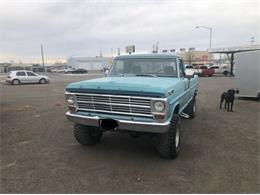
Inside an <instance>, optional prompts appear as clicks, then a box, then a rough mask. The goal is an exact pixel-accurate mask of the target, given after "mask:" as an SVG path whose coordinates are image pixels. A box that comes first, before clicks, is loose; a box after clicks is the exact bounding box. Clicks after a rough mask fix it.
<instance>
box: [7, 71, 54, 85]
mask: <svg viewBox="0 0 260 195" xmlns="http://www.w3.org/2000/svg"><path fill="white" fill-rule="evenodd" d="M6 82H7V83H11V84H12V85H19V84H22V83H40V84H46V83H49V82H50V78H49V77H48V76H44V75H39V74H36V73H35V72H32V71H24V70H16V71H11V72H9V73H8V75H7V78H6Z"/></svg>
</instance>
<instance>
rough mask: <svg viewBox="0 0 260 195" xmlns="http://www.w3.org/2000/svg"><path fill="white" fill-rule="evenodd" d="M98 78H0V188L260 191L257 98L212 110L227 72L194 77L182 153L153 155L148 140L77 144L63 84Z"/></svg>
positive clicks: (113, 138) (111, 138)
mask: <svg viewBox="0 0 260 195" xmlns="http://www.w3.org/2000/svg"><path fill="white" fill-rule="evenodd" d="M94 77H98V75H93V76H86V77H85V76H79V77H77V76H57V75H53V76H51V78H52V82H51V83H50V84H48V85H21V86H10V85H5V84H3V83H1V88H0V90H1V91H0V93H1V101H0V102H1V131H0V133H1V134H0V136H1V172H0V173H1V189H0V193H260V189H259V186H260V183H259V125H260V122H259V121H260V118H259V109H260V107H259V103H258V102H257V101H254V100H249V99H238V98H237V99H236V101H235V106H234V112H233V113H230V112H226V111H224V110H220V109H218V104H219V96H220V94H221V92H222V91H224V90H226V89H229V88H230V87H232V86H233V82H234V80H233V79H232V78H227V77H215V78H201V79H200V89H199V94H198V100H197V101H198V102H197V103H198V113H197V116H196V118H195V119H192V120H183V123H182V124H183V126H182V131H183V138H182V151H181V154H180V156H179V157H178V158H177V159H175V160H167V159H163V158H160V157H159V156H158V155H157V153H156V151H155V149H154V147H153V145H152V143H151V141H150V140H149V138H148V137H141V138H138V139H133V138H130V137H129V136H128V135H127V134H117V133H107V134H105V136H104V137H103V139H102V141H101V143H100V144H99V145H98V146H95V147H82V146H80V145H79V144H78V143H77V142H76V141H75V139H74V137H73V131H72V124H71V123H70V122H69V121H67V120H66V118H65V116H64V113H65V111H66V107H65V105H64V88H65V86H66V85H67V84H68V83H70V82H72V81H78V80H83V79H85V78H87V79H90V78H94Z"/></svg>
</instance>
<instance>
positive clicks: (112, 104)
mask: <svg viewBox="0 0 260 195" xmlns="http://www.w3.org/2000/svg"><path fill="white" fill-rule="evenodd" d="M76 99H77V104H78V110H81V111H95V112H105V113H118V114H125V115H135V116H149V117H151V116H152V114H151V99H149V98H140V97H131V96H116V95H99V94H76Z"/></svg>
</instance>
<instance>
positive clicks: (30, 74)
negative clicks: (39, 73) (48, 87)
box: [26, 72, 36, 77]
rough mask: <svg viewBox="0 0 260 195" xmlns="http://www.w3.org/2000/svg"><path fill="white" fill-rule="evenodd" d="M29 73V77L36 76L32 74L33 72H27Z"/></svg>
mask: <svg viewBox="0 0 260 195" xmlns="http://www.w3.org/2000/svg"><path fill="white" fill-rule="evenodd" d="M26 73H27V76H29V77H30V76H36V75H35V74H34V73H32V72H26Z"/></svg>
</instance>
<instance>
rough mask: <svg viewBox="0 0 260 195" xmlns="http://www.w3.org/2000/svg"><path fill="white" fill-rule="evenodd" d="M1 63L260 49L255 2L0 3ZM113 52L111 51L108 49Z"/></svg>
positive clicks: (259, 6)
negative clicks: (155, 50) (130, 52)
mask: <svg viewBox="0 0 260 195" xmlns="http://www.w3.org/2000/svg"><path fill="white" fill-rule="evenodd" d="M0 10H1V12H0V32H1V34H0V35H1V36H0V48H1V49H0V51H1V55H0V62H3V61H10V60H15V61H19V60H21V61H23V62H32V61H40V59H41V54H40V45H41V44H43V45H44V51H45V55H46V59H47V60H49V61H51V60H56V59H66V58H67V57H68V56H96V55H99V53H100V50H102V53H103V54H104V55H107V56H108V55H111V50H112V49H113V52H114V53H116V51H117V48H118V47H120V48H121V50H124V47H125V46H126V45H131V44H134V45H136V49H137V51H151V50H152V45H153V44H155V43H156V42H157V41H158V42H159V48H160V49H172V48H175V49H179V48H181V47H185V48H189V47H195V48H196V49H207V48H208V47H209V31H208V30H206V29H195V26H196V25H204V26H209V27H212V28H213V40H212V47H213V48H214V47H215V48H216V47H226V46H238V45H247V44H250V38H251V37H255V43H259V39H260V38H259V33H260V32H259V26H260V17H259V16H260V15H259V13H260V3H259V1H258V0H230V1H228V0H218V1H217V0H211V1H210V0H207V1H206V0H201V1H199V0H197V1H195V0H190V1H189V0H186V1H185V0H183V1H180V0H168V1H159V0H158V1H155V0H153V1H152V0H150V1H148V0H145V1H137V0H132V1H130V0H129V1H123V0H120V1H119V0H117V1H104V0H103V1H93V0H88V1H84V0H74V1H72V0H71V1H70V0H60V1H56V0H42V1H40V0H37V1H36V0H35V1H33V0H31V1H26V0H23V1H14V0H0ZM111 48H112V49H111Z"/></svg>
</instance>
